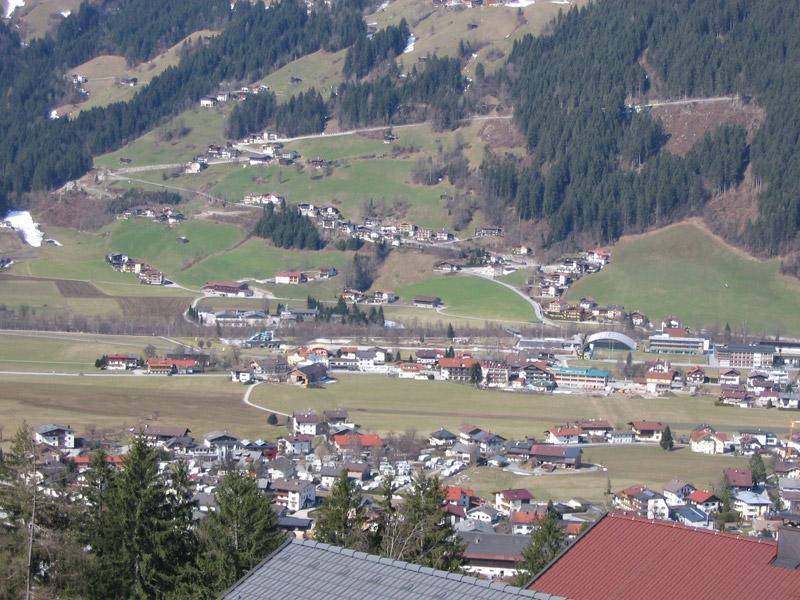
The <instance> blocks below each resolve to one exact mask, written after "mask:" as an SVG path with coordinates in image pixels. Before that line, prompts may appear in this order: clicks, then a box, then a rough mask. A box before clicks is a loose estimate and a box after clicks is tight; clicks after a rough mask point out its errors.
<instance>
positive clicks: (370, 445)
mask: <svg viewBox="0 0 800 600" xmlns="http://www.w3.org/2000/svg"><path fill="white" fill-rule="evenodd" d="M333 443H334V445H335V446H336V448H337V450H339V451H340V452H348V453H351V454H354V455H361V454H367V455H369V454H371V453H372V452H374V451H376V450H378V449H380V448H383V447H384V445H385V443H384V441H383V439H381V437H380V436H379V435H376V434H357V433H351V434H342V435H337V436H334V438H333Z"/></svg>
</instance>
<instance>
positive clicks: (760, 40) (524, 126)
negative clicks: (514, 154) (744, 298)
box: [480, 0, 800, 254]
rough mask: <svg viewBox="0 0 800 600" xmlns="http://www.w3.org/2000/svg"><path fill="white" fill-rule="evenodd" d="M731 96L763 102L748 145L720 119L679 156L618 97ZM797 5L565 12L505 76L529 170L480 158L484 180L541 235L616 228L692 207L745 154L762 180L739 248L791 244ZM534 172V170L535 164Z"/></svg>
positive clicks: (798, 182)
mask: <svg viewBox="0 0 800 600" xmlns="http://www.w3.org/2000/svg"><path fill="white" fill-rule="evenodd" d="M645 50H646V51H647V61H648V63H649V64H650V65H651V67H652V68H653V69H654V70H655V73H656V76H657V78H658V80H659V82H660V85H661V86H662V89H661V90H659V91H660V93H661V94H664V95H667V96H669V97H674V98H680V97H684V96H688V97H697V96H717V95H728V94H740V95H741V96H742V97H743V98H744V101H747V100H749V99H750V98H752V100H753V101H756V102H758V103H760V104H761V105H763V106H764V107H765V108H766V113H767V117H766V122H765V123H764V124H763V125H762V126H761V128H760V130H759V131H758V133H757V134H756V136H755V139H754V140H753V142H752V145H748V144H747V142H746V139H745V136H744V132H743V131H742V130H740V129H738V128H734V127H723V128H722V129H721V130H720V131H717V132H715V133H713V134H711V135H709V136H707V137H706V138H705V139H703V140H702V141H701V142H700V143H699V144H698V145H697V146H696V147H695V149H694V150H693V151H692V152H691V153H690V154H689V156H687V157H685V158H680V157H675V156H671V155H669V154H665V153H663V152H659V149H660V147H661V145H662V144H663V143H664V141H665V140H666V136H665V135H664V132H663V131H662V129H661V125H660V124H659V123H658V122H655V121H654V120H652V119H651V118H649V117H648V115H647V113H646V111H645V112H642V113H638V114H637V113H636V112H635V111H632V110H626V107H625V102H626V98H628V97H631V96H632V97H640V96H641V95H642V94H644V93H646V92H647V91H648V90H649V88H650V79H649V78H648V76H647V73H646V71H645V69H644V67H643V66H642V64H641V59H642V56H643V54H644V52H645ZM799 74H800V5H798V4H797V3H792V2H782V1H779V0H765V1H761V0H759V1H758V2H755V1H752V0H726V1H719V0H679V1H677V2H671V3H664V2H661V1H659V0H625V1H621V2H598V3H593V4H591V5H589V6H587V7H586V8H583V9H580V10H577V9H573V10H570V11H569V12H568V13H567V14H566V15H564V16H562V17H561V18H559V20H558V22H557V24H556V26H555V28H554V31H553V34H552V35H551V36H543V37H539V38H533V37H532V36H526V37H525V38H524V39H522V40H521V41H519V42H517V43H516V44H515V46H514V49H513V52H512V54H511V56H510V59H509V69H508V71H507V72H506V73H504V74H502V75H501V77H505V78H506V79H507V80H508V81H509V83H510V84H511V86H512V89H513V92H512V94H513V98H514V104H515V113H514V114H515V121H516V123H517V125H518V126H519V128H520V130H521V131H522V132H523V133H524V135H525V137H526V140H527V143H528V147H529V149H530V154H531V158H532V161H531V164H530V165H529V166H519V165H516V164H513V161H510V160H509V159H503V158H502V157H495V156H488V157H487V159H486V161H485V162H484V164H483V165H482V167H481V170H480V172H481V177H482V180H483V182H484V186H485V190H486V192H487V193H488V194H490V195H491V196H492V197H493V198H494V199H496V200H497V201H499V202H504V203H507V204H509V205H513V206H515V207H516V210H517V211H518V213H519V215H520V216H521V217H522V218H526V219H539V218H545V219H547V220H548V222H549V225H550V227H549V229H550V231H549V241H551V242H555V241H560V240H564V239H567V238H569V237H570V236H571V235H573V234H575V233H579V232H589V233H591V234H592V235H593V236H594V237H595V238H597V239H599V240H611V239H614V238H616V237H618V236H619V235H621V234H622V233H624V232H626V231H638V230H642V229H644V228H647V227H651V226H654V225H661V224H666V223H668V222H670V221H673V220H676V219H678V218H681V217H682V216H685V215H687V214H692V213H695V214H696V213H698V212H699V211H700V210H701V209H702V207H703V205H704V203H705V202H706V201H707V200H708V198H709V197H710V195H711V194H713V193H717V192H719V191H721V190H724V189H726V188H728V187H730V186H731V185H732V184H734V183H735V182H737V181H738V180H739V179H740V178H741V176H742V174H743V172H744V169H745V168H746V167H747V166H748V164H751V165H752V168H753V174H754V177H755V178H756V180H757V181H758V182H759V183H761V184H762V191H761V193H760V196H759V205H758V213H759V214H758V218H757V220H756V221H755V222H754V223H751V224H750V225H749V226H748V229H747V231H746V234H745V239H740V240H736V241H737V242H738V243H741V244H744V245H746V246H747V247H748V248H749V249H751V250H753V251H755V252H758V253H765V254H775V253H778V252H781V251H785V250H788V249H791V248H793V246H794V244H796V243H797V233H798V229H799V228H800V156H799V155H798V153H797V145H798V139H799V138H800V76H798V75H799ZM545 172H546V174H545Z"/></svg>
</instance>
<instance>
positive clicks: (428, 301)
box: [414, 296, 442, 308]
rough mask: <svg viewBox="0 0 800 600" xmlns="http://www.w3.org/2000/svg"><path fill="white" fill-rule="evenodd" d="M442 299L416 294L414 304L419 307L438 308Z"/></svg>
mask: <svg viewBox="0 0 800 600" xmlns="http://www.w3.org/2000/svg"><path fill="white" fill-rule="evenodd" d="M441 305H442V299H441V298H437V297H435V296H414V306H416V307H417V308H438V307H439V306H441Z"/></svg>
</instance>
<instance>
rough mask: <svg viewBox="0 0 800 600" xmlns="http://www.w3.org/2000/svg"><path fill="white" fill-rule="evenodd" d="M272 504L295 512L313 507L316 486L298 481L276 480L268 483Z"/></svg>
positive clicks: (308, 482) (315, 497) (310, 482)
mask: <svg viewBox="0 0 800 600" xmlns="http://www.w3.org/2000/svg"><path fill="white" fill-rule="evenodd" d="M269 487H270V491H271V492H272V502H273V503H274V504H277V505H278V506H285V507H286V508H287V509H289V511H291V512H297V511H298V510H302V509H304V508H306V507H307V506H313V505H314V503H315V502H316V500H317V493H316V491H317V486H315V485H314V483H313V482H312V481H303V480H300V479H277V480H275V481H273V482H271V483H270V486H269Z"/></svg>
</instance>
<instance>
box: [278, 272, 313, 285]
mask: <svg viewBox="0 0 800 600" xmlns="http://www.w3.org/2000/svg"><path fill="white" fill-rule="evenodd" d="M307 281H308V279H307V278H306V276H305V274H304V273H301V272H300V271H278V272H277V273H275V283H276V284H279V285H280V284H288V285H299V284H301V283H306V282H307Z"/></svg>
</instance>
